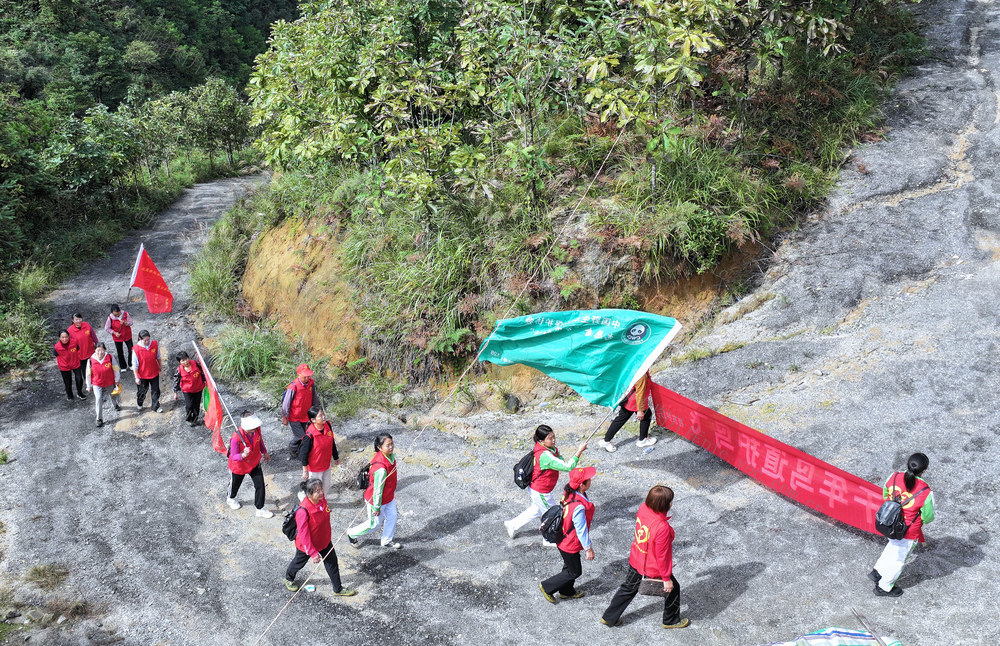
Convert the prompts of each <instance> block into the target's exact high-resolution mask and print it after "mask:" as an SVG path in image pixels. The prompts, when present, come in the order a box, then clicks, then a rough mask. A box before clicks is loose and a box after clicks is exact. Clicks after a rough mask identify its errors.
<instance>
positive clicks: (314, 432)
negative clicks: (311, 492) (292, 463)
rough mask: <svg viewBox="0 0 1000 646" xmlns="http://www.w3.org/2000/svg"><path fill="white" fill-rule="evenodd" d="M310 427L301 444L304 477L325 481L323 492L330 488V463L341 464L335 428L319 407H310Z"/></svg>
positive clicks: (300, 457)
mask: <svg viewBox="0 0 1000 646" xmlns="http://www.w3.org/2000/svg"><path fill="white" fill-rule="evenodd" d="M309 420H310V424H309V428H308V429H306V434H305V435H304V436H303V437H302V443H301V444H300V445H299V461H300V462H301V463H302V479H303V480H308V479H310V478H319V479H320V480H322V481H323V493H324V494H325V493H326V492H327V491H329V490H330V463H331V462H333V463H334V464H337V465H339V464H340V453H338V452H337V440H336V439H335V438H334V436H333V429H332V428H331V427H330V423H329V422H328V421H326V413H324V412H323V411H322V410H320V409H318V408H315V407H313V408H310V409H309Z"/></svg>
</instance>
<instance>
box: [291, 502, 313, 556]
mask: <svg viewBox="0 0 1000 646" xmlns="http://www.w3.org/2000/svg"><path fill="white" fill-rule="evenodd" d="M295 527H296V528H297V531H298V537H299V545H301V546H302V551H303V552H305V553H306V554H308V555H309V556H316V555H318V554H319V552H318V551H316V547H315V546H314V545H313V542H312V536H311V535H310V534H309V512H307V511H306V510H305V509H303V508H302V507H299V510H298V511H297V512H295Z"/></svg>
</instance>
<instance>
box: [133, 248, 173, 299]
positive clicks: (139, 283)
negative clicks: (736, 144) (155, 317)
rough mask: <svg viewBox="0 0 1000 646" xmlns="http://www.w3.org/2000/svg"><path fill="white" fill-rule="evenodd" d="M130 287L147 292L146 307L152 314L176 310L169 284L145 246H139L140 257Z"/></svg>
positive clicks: (137, 258)
mask: <svg viewBox="0 0 1000 646" xmlns="http://www.w3.org/2000/svg"><path fill="white" fill-rule="evenodd" d="M129 287H138V288H139V289H141V290H143V291H144V292H146V306H147V307H148V308H149V312H150V314H162V313H164V312H169V311H171V310H172V309H173V308H174V295H173V294H171V293H170V288H169V287H167V282H166V281H165V280H163V276H162V275H161V274H160V270H159V269H157V268H156V264H155V263H154V262H153V259H152V258H150V257H149V254H148V253H146V249H145V248H144V246H143V245H139V255H138V257H136V259H135V267H134V268H133V269H132V282H131V284H130V285H129Z"/></svg>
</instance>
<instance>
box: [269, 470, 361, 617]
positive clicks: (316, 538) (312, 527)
mask: <svg viewBox="0 0 1000 646" xmlns="http://www.w3.org/2000/svg"><path fill="white" fill-rule="evenodd" d="M302 492H303V493H304V494H305V498H303V499H302V504H300V505H299V508H298V509H296V510H295V556H294V557H293V558H292V562H291V563H289V564H288V569H287V570H285V587H286V588H288V589H289V590H290V591H291V592H295V591H296V590H298V589H299V584H297V583H296V582H295V575H296V574H298V573H299V570H301V569H302V568H303V567H304V566H305V564H306V562H307V561H309V559H312V562H313V563H319V562H320V561H323V565H324V566H325V567H326V573H327V575H328V576H329V577H330V583H331V584H333V593H334V594H335V595H337V596H338V597H352V596H354V594H355V591H354V590H349V589H347V588H345V587H344V586H343V585H342V584H341V582H340V567H339V565H338V563H337V552H336V551H334V549H333V541H332V540H331V537H332V536H331V535H332V532H331V531H330V508H329V507H328V506H327V504H326V497H325V496H324V495H323V481H322V480H320V479H319V478H310V479H309V480H306V481H305V482H303V483H302Z"/></svg>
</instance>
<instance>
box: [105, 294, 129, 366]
mask: <svg viewBox="0 0 1000 646" xmlns="http://www.w3.org/2000/svg"><path fill="white" fill-rule="evenodd" d="M104 331H105V332H107V333H108V334H110V335H111V340H112V341H114V342H115V349H116V350H117V351H118V367H119V368H121V371H122V372H125V371H126V370H131V369H132V317H131V316H129V315H128V312H124V311H122V308H121V307H119V306H118V304H117V303H113V304H112V305H111V313H110V314H108V320H107V321H105V322H104ZM123 345H124V346H125V347H126V348H128V355H126V354H125V352H124V351H123V348H122V346H123Z"/></svg>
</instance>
